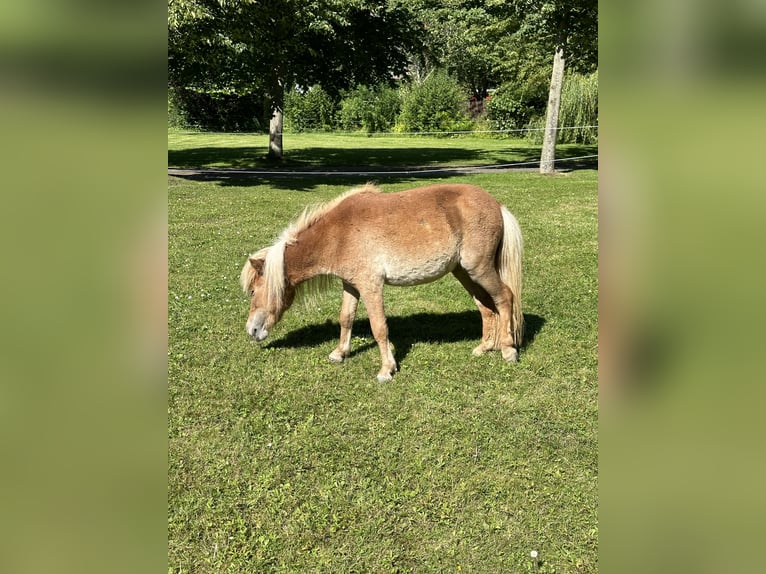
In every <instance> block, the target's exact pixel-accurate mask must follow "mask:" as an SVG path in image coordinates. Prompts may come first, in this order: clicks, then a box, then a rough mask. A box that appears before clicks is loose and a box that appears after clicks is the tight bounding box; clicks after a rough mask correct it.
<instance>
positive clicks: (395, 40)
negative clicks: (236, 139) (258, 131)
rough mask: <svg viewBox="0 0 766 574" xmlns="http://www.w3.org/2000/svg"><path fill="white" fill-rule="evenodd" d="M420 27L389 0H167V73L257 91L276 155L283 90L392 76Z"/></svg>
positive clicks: (198, 83) (240, 91) (336, 87)
mask: <svg viewBox="0 0 766 574" xmlns="http://www.w3.org/2000/svg"><path fill="white" fill-rule="evenodd" d="M418 31H419V30H418V24H417V21H416V20H415V19H414V18H412V17H411V15H410V14H409V12H408V11H407V10H406V9H405V8H404V7H402V6H400V5H399V4H398V3H394V2H392V3H391V5H390V6H388V5H386V4H381V3H380V2H376V1H374V0H310V1H305V0H258V1H255V0H168V33H169V38H168V72H169V78H170V82H171V84H177V85H182V86H186V87H188V88H191V89H195V90H199V91H204V92H208V93H216V92H218V93H230V94H237V95H242V96H244V95H248V94H262V96H263V98H264V105H265V109H266V111H267V112H268V115H269V117H270V129H269V155H270V157H273V158H281V157H282V110H283V108H284V98H285V90H287V89H292V87H293V86H295V85H299V86H303V87H308V86H311V85H313V84H320V85H321V86H322V87H323V88H324V89H325V90H327V91H328V92H330V93H338V92H339V91H340V90H341V89H343V88H347V87H350V86H353V85H356V84H359V83H378V82H381V81H390V80H391V79H392V78H393V77H394V76H396V75H401V74H403V73H404V72H405V70H406V65H407V53H408V51H411V50H416V49H417V45H418V42H419V40H418V37H419V35H418V33H417V32H418Z"/></svg>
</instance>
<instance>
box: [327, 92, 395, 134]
mask: <svg viewBox="0 0 766 574" xmlns="http://www.w3.org/2000/svg"><path fill="white" fill-rule="evenodd" d="M401 106H402V101H401V96H400V94H399V91H398V90H397V89H396V88H391V87H389V86H386V85H379V86H375V87H369V86H357V87H356V88H354V89H353V90H350V91H349V92H346V93H345V94H344V96H343V99H342V100H341V102H340V112H339V113H338V118H339V124H340V127H341V128H342V129H344V130H364V131H366V132H368V133H372V132H382V131H389V130H391V129H392V128H393V126H394V124H395V123H396V118H397V116H398V115H399V111H400V110H401Z"/></svg>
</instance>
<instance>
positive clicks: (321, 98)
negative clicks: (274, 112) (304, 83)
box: [285, 85, 336, 132]
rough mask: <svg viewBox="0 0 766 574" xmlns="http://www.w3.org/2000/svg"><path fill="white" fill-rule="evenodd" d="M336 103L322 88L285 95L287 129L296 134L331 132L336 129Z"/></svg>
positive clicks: (312, 87)
mask: <svg viewBox="0 0 766 574" xmlns="http://www.w3.org/2000/svg"><path fill="white" fill-rule="evenodd" d="M335 110H336V106H335V102H334V101H333V99H332V97H331V96H330V94H328V93H327V91H325V90H324V88H322V86H319V85H315V86H311V87H310V88H309V89H308V90H306V91H305V92H303V93H300V92H298V91H291V92H289V93H288V94H286V95H285V129H286V130H290V131H295V132H303V131H311V130H331V129H333V128H334V127H335Z"/></svg>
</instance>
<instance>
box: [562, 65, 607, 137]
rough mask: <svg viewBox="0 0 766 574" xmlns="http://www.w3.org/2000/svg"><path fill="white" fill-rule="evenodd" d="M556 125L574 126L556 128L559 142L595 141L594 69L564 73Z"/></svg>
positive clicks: (595, 75)
mask: <svg viewBox="0 0 766 574" xmlns="http://www.w3.org/2000/svg"><path fill="white" fill-rule="evenodd" d="M559 125H560V126H562V127H572V126H575V127H577V129H565V130H560V133H559V139H558V141H559V142H560V143H580V144H590V143H596V142H597V141H598V128H597V127H596V126H597V125H598V71H596V72H593V73H592V74H586V75H583V74H567V75H566V76H565V78H564V86H563V88H562V90H561V109H560V111H559ZM580 126H585V127H580Z"/></svg>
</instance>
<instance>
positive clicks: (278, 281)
mask: <svg viewBox="0 0 766 574" xmlns="http://www.w3.org/2000/svg"><path fill="white" fill-rule="evenodd" d="M359 193H380V189H379V188H377V187H376V186H374V185H373V184H371V183H367V184H365V185H363V186H360V187H355V188H353V189H350V190H349V191H347V192H345V193H343V194H341V195H339V196H338V197H336V198H334V199H331V200H330V201H328V202H326V203H321V204H317V205H314V206H309V207H307V208H306V209H304V210H303V213H301V214H300V215H299V216H298V217H297V218H296V219H295V220H294V221H293V222H292V223H291V224H290V225H288V226H287V227H286V228H285V229H284V231H282V233H281V234H280V236H279V239H277V241H276V242H275V243H274V244H273V245H272V246H271V247H266V248H264V249H261V250H260V251H257V252H255V253H253V254H252V255H250V258H248V260H247V261H246V262H245V266H244V267H243V268H242V273H241V274H240V283H241V284H242V289H243V290H244V291H245V292H247V291H248V290H249V289H250V285H252V282H253V280H254V279H255V269H254V268H253V266H252V265H251V264H250V259H263V260H264V265H263V277H264V279H265V280H266V292H267V296H268V301H269V302H270V303H271V304H275V305H276V306H277V308H280V309H281V308H282V305H283V302H284V294H285V247H287V246H288V245H292V244H293V243H295V242H296V241H297V239H298V235H300V233H301V232H303V231H305V230H306V229H308V228H309V227H311V226H312V225H314V224H315V223H316V222H317V221H319V220H320V219H322V217H324V216H325V215H327V213H329V212H330V211H332V210H333V209H335V208H336V207H337V206H338V205H339V204H340V203H341V202H342V201H343V200H345V199H347V198H348V197H350V196H352V195H357V194H359ZM331 284H332V279H331V277H329V276H326V275H318V276H317V277H315V278H313V279H311V280H309V281H306V282H305V283H304V284H303V285H301V289H300V290H299V294H300V293H303V292H306V291H309V292H313V293H317V292H319V291H322V290H324V289H326V288H327V287H329V285H331Z"/></svg>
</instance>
